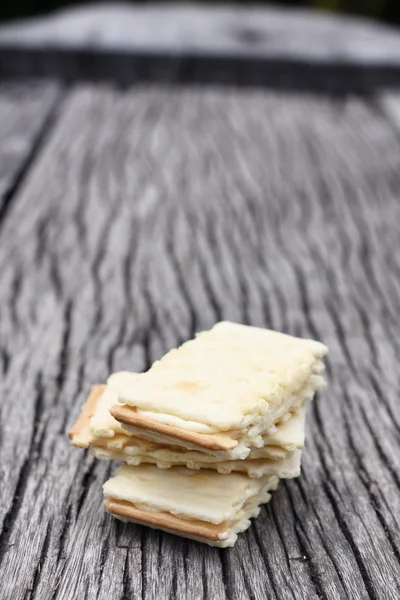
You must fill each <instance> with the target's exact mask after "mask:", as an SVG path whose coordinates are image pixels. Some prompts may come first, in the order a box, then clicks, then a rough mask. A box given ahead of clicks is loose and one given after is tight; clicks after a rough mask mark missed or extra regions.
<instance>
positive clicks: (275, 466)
mask: <svg viewBox="0 0 400 600" xmlns="http://www.w3.org/2000/svg"><path fill="white" fill-rule="evenodd" d="M91 452H92V454H93V456H95V457H96V458H98V459H100V460H118V461H122V462H125V463H126V464H128V465H130V466H138V465H141V464H143V463H147V464H155V465H157V467H158V468H159V469H170V468H171V467H174V466H185V467H187V468H188V469H192V470H196V471H197V470H199V469H210V468H212V469H215V470H216V471H217V472H218V473H221V474H224V475H227V474H229V473H232V472H233V471H238V472H243V473H247V475H248V476H249V477H251V478H260V477H264V476H265V475H270V476H272V475H274V476H276V477H279V478H280V479H292V478H294V477H298V476H299V475H300V463H301V450H295V451H294V452H292V453H291V454H289V455H288V456H286V457H285V458H282V459H280V460H274V459H271V458H261V459H254V460H250V459H247V460H228V461H224V462H216V463H209V462H193V461H191V460H186V459H185V458H184V457H181V458H180V459H178V460H175V461H173V462H171V461H161V460H158V459H157V458H155V457H154V456H151V455H148V454H147V455H146V454H137V455H136V456H130V455H127V454H125V453H124V452H123V451H122V452H116V451H113V450H107V449H105V448H96V447H93V448H92V449H91Z"/></svg>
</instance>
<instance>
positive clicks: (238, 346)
mask: <svg viewBox="0 0 400 600" xmlns="http://www.w3.org/2000/svg"><path fill="white" fill-rule="evenodd" d="M326 352H327V348H326V347H325V346H324V345H323V344H321V343H319V342H315V341H313V340H304V339H300V338H295V337H292V336H288V335H285V334H281V333H278V332H276V331H269V330H266V329H260V328H257V327H248V326H245V325H238V324H235V323H226V322H223V323H219V324H217V325H216V326H215V327H213V328H212V329H211V330H210V331H205V332H202V333H200V334H198V335H197V336H196V338H195V339H194V340H190V341H189V342H186V343H185V344H183V345H182V346H180V347H179V348H177V349H174V350H171V351H170V352H168V353H167V354H166V355H165V356H164V357H163V358H162V359H161V360H160V361H157V362H155V363H154V364H153V366H152V367H151V368H150V369H149V371H147V372H146V373H142V374H141V375H138V376H137V377H136V378H135V380H134V381H133V382H132V379H131V378H129V374H128V373H116V374H114V375H112V376H111V377H110V378H109V380H108V382H109V383H110V384H111V385H112V386H113V387H115V388H116V389H117V390H118V395H119V401H120V404H121V405H122V406H121V407H119V406H115V407H114V408H113V410H112V414H113V416H114V417H115V418H116V419H117V420H119V421H120V422H122V423H125V424H127V425H130V424H131V425H134V426H135V427H142V428H147V429H149V430H152V431H158V432H159V433H161V432H164V433H165V432H166V431H167V429H166V428H167V427H171V428H172V430H169V431H170V433H171V434H173V436H175V437H176V438H177V439H180V438H178V435H180V436H181V439H183V438H182V435H185V436H186V437H185V438H184V439H185V440H188V437H187V436H188V435H194V434H196V433H197V434H201V435H205V434H223V433H224V432H232V431H237V430H245V429H247V428H249V427H251V426H254V424H255V423H262V425H263V426H264V427H265V428H268V427H269V426H270V425H271V424H272V423H274V422H275V421H276V420H277V419H278V418H280V417H281V416H282V415H283V414H284V413H285V412H286V411H287V410H289V408H290V406H291V404H293V402H295V398H296V396H297V394H298V393H299V392H300V391H301V390H302V389H304V387H305V386H306V385H307V382H309V381H310V379H311V378H312V376H313V375H316V374H318V373H319V371H320V367H321V361H320V359H321V358H322V356H323V355H324V354H326ZM128 421H129V422H128ZM156 428H158V429H156ZM176 430H180V431H185V432H186V433H185V434H182V433H178V432H177V431H176ZM232 437H234V436H231V438H232ZM193 439H194V438H193ZM202 440H203V442H204V440H205V439H204V438H202ZM215 443H216V444H218V445H219V448H222V445H223V443H222V442H220V441H216V442H215ZM227 443H228V442H227V441H226V443H225V446H224V447H225V448H227V445H226V444H227ZM230 443H231V444H233V443H234V442H233V441H232V439H231V442H230ZM204 447H208V448H210V449H211V446H204ZM214 449H216V448H214Z"/></svg>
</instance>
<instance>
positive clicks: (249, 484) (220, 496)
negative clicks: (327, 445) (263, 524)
mask: <svg viewBox="0 0 400 600" xmlns="http://www.w3.org/2000/svg"><path fill="white" fill-rule="evenodd" d="M278 482H279V479H278V477H274V476H265V477H263V478H260V479H250V478H249V477H248V476H247V475H244V474H239V473H231V474H229V475H221V474H220V473H217V472H216V471H208V470H207V471H205V470H203V471H192V470H189V469H186V468H184V467H172V468H171V469H168V470H162V469H158V468H157V467H156V466H153V465H148V464H146V465H140V466H137V467H130V466H128V465H123V466H122V467H120V468H119V469H118V470H117V473H116V476H115V477H113V478H112V479H110V480H109V481H107V482H106V483H105V484H104V486H103V489H104V496H105V506H106V508H107V510H108V511H109V512H110V513H111V514H113V515H114V516H115V517H117V518H118V519H121V520H122V521H132V522H134V523H139V524H141V525H147V526H149V527H153V528H155V529H162V530H164V531H168V532H170V533H174V534H176V535H180V536H182V537H188V538H191V539H195V540H198V541H201V542H205V543H207V544H209V545H211V546H219V547H221V548H226V547H229V546H233V545H234V543H235V541H236V539H237V536H238V533H240V532H242V531H245V530H246V529H247V528H248V527H249V525H250V519H251V518H252V517H256V516H257V515H258V513H259V511H260V504H263V503H265V502H268V501H269V499H270V497H271V496H270V494H269V492H270V491H271V490H274V489H276V487H277V485H278Z"/></svg>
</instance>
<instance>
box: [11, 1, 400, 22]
mask: <svg viewBox="0 0 400 600" xmlns="http://www.w3.org/2000/svg"><path fill="white" fill-rule="evenodd" d="M239 3H240V2H238V4H239ZM241 3H242V4H246V2H241ZM77 4H98V2H95V1H93V0H92V1H91V0H85V2H80V1H79V0H72V1H71V0H69V1H68V0H13V1H12V2H11V1H10V0H5V1H3V2H1V3H0V19H1V20H3V21H4V20H11V19H17V18H21V17H25V16H32V15H39V14H42V13H46V12H48V11H51V10H54V9H57V8H60V7H64V6H68V5H77ZM204 4H206V2H204ZM259 4H269V3H259ZM273 4H275V5H286V6H292V7H293V6H297V7H308V8H316V9H321V10H324V11H332V12H337V13H344V14H351V15H360V16H366V17H372V18H375V19H379V20H381V21H385V22H388V23H393V24H400V2H399V0H308V1H307V0H281V1H280V2H279V0H278V1H275V2H274V3H273Z"/></svg>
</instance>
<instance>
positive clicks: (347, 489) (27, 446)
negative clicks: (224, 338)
mask: <svg viewBox="0 0 400 600" xmlns="http://www.w3.org/2000/svg"><path fill="white" fill-rule="evenodd" d="M396 102H397V101H396V99H394V106H396ZM0 105H1V103H0ZM385 106H386V104H383V103H382V104H381V103H380V102H379V101H378V99H373V100H370V101H368V102H367V101H366V100H365V99H360V98H357V97H344V98H343V97H342V98H336V99H329V98H323V97H320V98H317V97H315V96H311V95H301V96H299V95H291V96H287V95H283V94H279V93H273V92H263V91H255V90H248V91H238V90H234V89H225V90H218V89H214V90H213V89H199V88H192V89H175V90H163V89H161V88H159V89H157V88H154V89H146V88H138V89H135V90H129V91H126V92H118V91H114V90H112V89H107V88H104V87H103V88H96V87H86V88H85V87H77V88H74V89H73V90H71V91H69V92H67V93H66V95H65V97H64V98H63V102H62V104H61V105H60V106H59V107H58V112H57V116H56V118H55V120H54V121H53V124H52V127H51V129H49V130H48V131H47V136H46V140H45V143H43V144H42V146H41V148H40V151H39V152H38V153H37V156H36V157H35V160H34V161H33V163H32V164H31V168H30V169H29V172H28V173H27V174H26V175H25V177H24V179H23V181H22V182H21V185H19V186H18V188H17V189H16V191H15V194H14V196H13V199H12V201H11V202H10V203H9V208H8V211H7V214H6V215H5V217H4V218H3V221H2V228H1V234H0V368H1V369H2V376H1V381H0V385H1V438H0V452H1V460H0V473H1V482H2V485H1V487H0V517H1V520H0V531H1V537H0V560H1V563H0V581H1V582H2V583H1V590H0V597H1V598H5V599H6V598H7V599H8V598H13V599H15V600H19V599H21V600H22V599H27V598H36V599H42V598H52V599H61V598H62V599H71V600H75V599H81V598H82V599H83V598H87V599H90V600H92V599H93V600H94V599H95V598H97V599H104V600H105V599H107V600H108V599H109V598H113V599H120V600H122V599H128V598H129V599H131V598H143V599H145V600H150V599H157V600H161V599H164V598H165V599H169V598H171V599H172V598H176V599H179V600H181V599H184V598H190V599H191V600H205V599H206V598H207V599H214V598H218V599H220V598H221V599H224V598H225V599H240V600H242V599H243V600H247V599H251V600H254V599H256V600H262V599H265V598H267V599H279V600H286V599H288V600H291V599H296V600H302V599H304V600H310V599H315V600H316V599H318V598H323V599H324V600H331V599H335V600H336V599H342V598H343V599H345V598H351V599H352V600H357V599H360V600H364V599H366V598H373V599H376V600H381V599H382V598H385V599H396V598H398V597H399V595H400V569H399V558H400V535H399V515H400V512H399V509H400V489H399V488H400V473H399V469H400V452H399V449H400V436H399V431H400V416H399V410H398V396H399V376H398V362H399V350H400V342H399V339H400V338H399V333H400V328H399V318H398V315H399V311H400V293H399V290H400V283H399V272H400V258H399V256H400V254H399V250H400V248H399V217H400V204H399V189H400V140H399V137H398V132H397V130H396V128H395V126H394V125H395V121H396V119H394V122H393V123H392V122H391V120H390V118H389V117H388V116H387V115H386V113H385ZM392 108H393V104H392ZM395 113H396V111H395V112H394V113H393V111H392V113H391V114H392V115H393V114H395ZM221 319H231V320H236V321H242V322H246V323H251V324H254V325H260V326H266V327H271V328H275V329H278V330H282V331H285V332H288V333H291V334H294V335H301V336H312V337H315V338H317V339H321V340H323V341H324V342H325V343H326V344H328V346H329V347H330V355H329V361H328V367H329V368H328V378H329V388H328V390H327V391H326V392H325V393H324V394H323V395H321V397H320V398H318V399H317V400H316V402H315V403H314V404H313V406H312V408H311V412H310V415H309V419H308V439H307V446H306V450H305V453H304V462H303V473H302V476H301V478H300V479H298V480H294V481H290V482H287V483H283V484H282V485H280V487H279V489H278V490H277V492H275V493H274V496H273V500H272V502H271V503H270V504H269V505H268V506H267V507H266V508H263V509H262V512H261V515H260V516H259V518H258V519H257V520H256V521H255V522H254V523H253V525H252V527H251V528H250V529H249V531H248V532H246V533H245V534H243V535H242V536H240V538H239V540H238V542H237V544H236V546H235V547H234V548H233V549H231V550H216V549H212V548H209V547H207V546H202V545H200V544H197V543H195V542H190V541H187V540H182V539H179V538H176V537H173V536H171V535H168V534H164V533H159V532H156V531H151V530H147V529H144V528H141V527H136V526H129V525H122V524H118V523H116V522H115V521H114V520H113V519H112V518H111V517H110V516H108V515H106V514H105V511H104V510H103V508H102V491H101V486H102V484H103V482H104V481H105V480H106V478H107V477H108V476H109V474H110V473H111V471H112V468H113V466H112V465H110V464H108V463H105V462H97V461H95V460H94V459H93V458H91V457H90V456H89V455H87V454H85V453H84V452H81V451H78V450H76V449H73V448H72V447H71V446H70V444H69V441H68V439H67V437H66V434H65V432H66V429H67V428H68V426H70V425H71V424H72V422H73V420H74V418H75V417H76V416H77V414H78V412H79V409H80V406H81V404H82V402H83V400H84V398H85V396H86V394H87V392H88V390H89V386H90V384H91V383H92V382H101V381H104V380H105V378H106V377H107V375H108V373H109V372H110V371H115V370H118V369H132V370H139V369H145V368H147V367H148V366H149V365H150V364H151V362H152V361H153V360H154V359H156V358H158V357H160V356H161V355H162V354H163V353H164V352H165V351H166V350H168V349H169V348H171V347H173V346H175V345H177V344H179V343H180V342H182V341H184V340H186V339H188V338H189V337H191V336H192V335H193V333H194V332H195V331H196V330H199V329H202V328H207V327H209V326H211V325H212V324H213V323H214V322H216V321H218V320H221Z"/></svg>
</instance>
